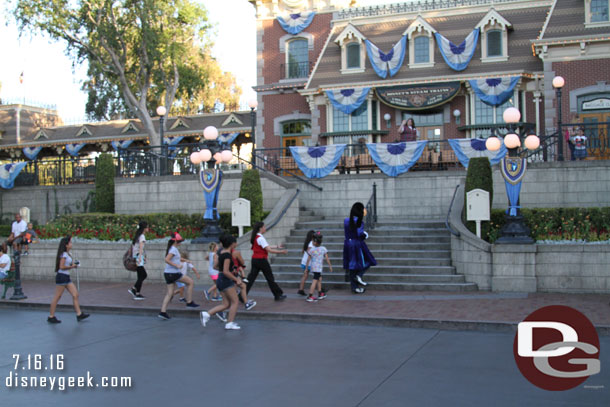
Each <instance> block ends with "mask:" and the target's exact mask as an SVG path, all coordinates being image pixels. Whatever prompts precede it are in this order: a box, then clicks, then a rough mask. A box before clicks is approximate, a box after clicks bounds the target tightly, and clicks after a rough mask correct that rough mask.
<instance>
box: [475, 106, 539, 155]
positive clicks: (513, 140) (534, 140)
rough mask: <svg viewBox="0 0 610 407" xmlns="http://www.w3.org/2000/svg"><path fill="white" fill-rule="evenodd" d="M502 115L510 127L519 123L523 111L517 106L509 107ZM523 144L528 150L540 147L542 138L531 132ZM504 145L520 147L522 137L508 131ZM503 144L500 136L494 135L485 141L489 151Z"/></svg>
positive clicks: (497, 148)
mask: <svg viewBox="0 0 610 407" xmlns="http://www.w3.org/2000/svg"><path fill="white" fill-rule="evenodd" d="M502 117H503V118H504V121H505V122H506V123H508V124H509V128H511V126H513V125H515V123H518V122H519V120H520V119H521V112H519V109H517V108H515V107H509V108H508V109H506V110H505V111H504V113H503V114H502ZM523 144H524V146H525V148H527V149H528V150H535V149H537V148H538V147H540V139H539V138H538V136H536V135H535V134H530V135H529V136H527V137H526V138H525V141H524V143H523ZM504 145H505V146H506V148H508V149H513V148H519V147H521V138H520V137H519V135H518V134H515V133H508V134H507V135H505V136H504ZM501 146H502V140H500V138H499V137H495V136H492V137H489V138H488V139H487V140H486V141H485V147H486V148H487V149H488V150H489V151H498V150H499V149H500V147H501Z"/></svg>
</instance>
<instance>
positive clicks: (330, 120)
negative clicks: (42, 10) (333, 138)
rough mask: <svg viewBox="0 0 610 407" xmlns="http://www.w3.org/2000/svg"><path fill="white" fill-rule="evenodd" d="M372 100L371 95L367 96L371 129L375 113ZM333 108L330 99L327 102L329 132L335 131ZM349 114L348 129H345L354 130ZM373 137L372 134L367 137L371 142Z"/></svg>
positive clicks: (368, 119) (367, 110)
mask: <svg viewBox="0 0 610 407" xmlns="http://www.w3.org/2000/svg"><path fill="white" fill-rule="evenodd" d="M372 100H373V98H372V96H371V95H369V96H367V98H366V115H367V116H366V117H367V119H366V120H367V123H368V126H369V129H372V121H373V113H372V112H371V101H372ZM377 106H379V104H377ZM333 109H334V106H333V104H332V103H331V102H330V101H327V102H326V117H327V118H328V119H327V120H326V131H327V132H328V133H334V132H335V123H334V120H335V117H334V115H333ZM349 116H350V118H349V120H348V121H347V128H348V129H347V130H344V131H352V119H351V114H350V115H349ZM371 138H372V136H371V135H370V134H369V136H368V138H367V139H368V140H369V141H368V142H369V143H372V141H371V140H370V139H371Z"/></svg>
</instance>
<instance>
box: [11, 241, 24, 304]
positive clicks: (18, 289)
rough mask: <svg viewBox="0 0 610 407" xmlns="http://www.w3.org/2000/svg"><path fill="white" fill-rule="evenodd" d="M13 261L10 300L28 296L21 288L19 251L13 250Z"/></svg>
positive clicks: (22, 298)
mask: <svg viewBox="0 0 610 407" xmlns="http://www.w3.org/2000/svg"><path fill="white" fill-rule="evenodd" d="M13 261H14V262H15V287H14V288H13V296H12V297H11V298H10V299H11V300H14V301H16V300H25V299H26V298H28V297H27V296H26V295H25V294H24V293H23V289H22V288H21V252H19V251H15V253H14V255H13Z"/></svg>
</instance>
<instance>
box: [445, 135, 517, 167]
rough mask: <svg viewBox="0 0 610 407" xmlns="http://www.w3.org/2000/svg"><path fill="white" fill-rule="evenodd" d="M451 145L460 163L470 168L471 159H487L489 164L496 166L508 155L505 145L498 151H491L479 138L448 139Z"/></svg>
mask: <svg viewBox="0 0 610 407" xmlns="http://www.w3.org/2000/svg"><path fill="white" fill-rule="evenodd" d="M447 141H449V145H450V146H451V148H452V149H453V151H454V152H455V155H456V156H457V158H458V160H460V163H462V165H463V166H464V167H466V168H468V163H469V162H470V159H471V158H475V157H487V158H489V163H490V164H491V165H495V164H497V163H499V162H500V160H502V158H504V156H505V155H506V146H505V145H504V143H502V145H501V146H500V149H499V150H498V151H490V150H488V149H487V147H485V140H484V139H479V138H454V139H448V140H447Z"/></svg>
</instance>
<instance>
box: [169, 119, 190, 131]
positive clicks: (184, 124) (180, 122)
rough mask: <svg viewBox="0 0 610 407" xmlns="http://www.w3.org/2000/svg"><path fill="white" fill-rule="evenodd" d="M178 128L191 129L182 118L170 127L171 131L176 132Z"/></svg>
mask: <svg viewBox="0 0 610 407" xmlns="http://www.w3.org/2000/svg"><path fill="white" fill-rule="evenodd" d="M176 127H186V128H187V129H190V128H191V126H189V125H188V124H186V123H185V122H184V120H182V119H181V118H178V119H176V121H175V122H174V124H172V127H170V130H174V129H175V128H176Z"/></svg>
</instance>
